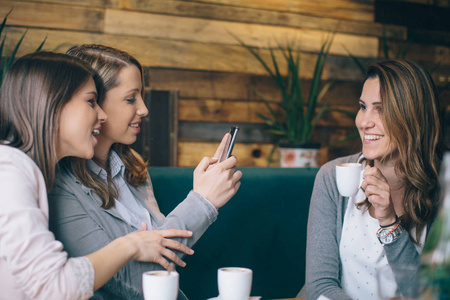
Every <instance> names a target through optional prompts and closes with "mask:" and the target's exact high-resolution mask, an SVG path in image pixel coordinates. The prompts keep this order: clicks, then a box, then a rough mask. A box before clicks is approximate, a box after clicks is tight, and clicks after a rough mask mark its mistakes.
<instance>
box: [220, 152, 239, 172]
mask: <svg viewBox="0 0 450 300" xmlns="http://www.w3.org/2000/svg"><path fill="white" fill-rule="evenodd" d="M237 162H238V160H237V158H236V156H234V155H232V156H231V157H230V158H228V159H226V160H224V161H223V162H221V163H220V165H222V167H223V168H224V169H231V168H234V167H235V166H236V165H237Z"/></svg>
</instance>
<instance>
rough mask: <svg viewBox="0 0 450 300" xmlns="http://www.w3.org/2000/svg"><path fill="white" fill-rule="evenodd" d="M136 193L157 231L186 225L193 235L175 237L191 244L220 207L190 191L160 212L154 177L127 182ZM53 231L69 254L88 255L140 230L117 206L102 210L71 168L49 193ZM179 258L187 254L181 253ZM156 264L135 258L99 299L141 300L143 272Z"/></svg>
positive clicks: (64, 172) (104, 289)
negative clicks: (133, 183) (136, 184)
mask: <svg viewBox="0 0 450 300" xmlns="http://www.w3.org/2000/svg"><path fill="white" fill-rule="evenodd" d="M128 188H129V189H130V191H131V193H132V194H133V196H134V197H135V198H136V199H138V201H139V202H140V203H141V204H142V205H143V206H144V207H145V208H146V210H147V211H148V212H149V214H150V216H151V218H152V225H153V229H154V230H164V229H184V230H190V231H192V233H193V235H192V237H190V238H174V240H177V241H179V242H181V243H183V244H185V245H187V246H188V247H192V246H193V245H194V244H195V243H196V242H197V240H198V239H199V238H200V237H201V236H202V235H203V233H204V232H205V231H206V229H207V228H208V227H209V226H210V225H211V224H212V223H213V222H214V221H215V220H216V218H217V215H218V211H217V210H216V209H215V208H214V206H212V205H211V203H210V202H209V201H208V200H206V199H205V198H203V197H202V196H201V195H199V194H197V193H195V192H192V191H191V192H190V193H189V194H188V196H187V197H186V199H184V200H183V201H182V202H181V203H180V204H179V205H178V206H177V207H175V209H174V210H173V211H172V212H170V213H169V214H168V215H167V217H165V216H164V215H163V214H162V213H161V212H160V210H159V207H158V204H157V202H156V199H155V197H154V194H153V187H152V184H151V181H150V180H149V181H148V182H146V183H145V184H144V185H143V186H140V187H133V186H131V185H128ZM48 200H49V205H50V207H49V208H50V229H51V230H52V231H53V233H54V234H55V236H56V238H57V239H58V240H60V241H61V242H62V243H63V245H64V250H65V251H67V252H68V254H69V256H70V257H76V256H83V255H86V254H90V253H92V252H95V251H97V250H99V249H100V248H102V247H104V246H106V245H107V244H109V243H110V242H111V241H113V240H114V239H116V238H119V237H122V236H124V235H127V234H129V233H131V232H133V231H136V229H135V228H134V227H133V226H131V225H130V224H129V223H128V222H127V221H126V220H125V219H124V218H123V217H122V215H121V214H120V213H119V212H118V210H117V208H116V207H114V206H113V207H111V208H109V209H105V208H102V207H101V206H102V201H101V199H100V198H99V197H98V196H97V195H96V194H95V193H94V192H93V191H92V190H91V189H90V188H88V187H86V186H84V185H82V184H81V182H80V181H79V180H78V179H76V178H75V176H74V175H73V174H72V172H70V171H69V170H67V169H65V168H61V169H60V170H58V173H57V176H56V180H55V185H54V187H53V189H52V190H51V192H50V194H49V196H48ZM177 254H178V255H179V256H180V257H182V256H183V254H182V253H177ZM159 269H162V267H161V266H160V265H158V264H154V263H145V262H138V261H130V262H128V263H127V264H126V265H125V267H123V268H122V269H121V270H120V271H119V272H118V273H117V274H116V275H114V277H113V278H112V279H111V280H109V281H108V282H107V283H106V284H105V285H104V286H103V287H102V288H101V289H100V290H99V291H97V292H95V296H98V297H97V298H96V299H108V300H110V299H111V300H112V299H140V300H141V299H142V297H143V296H142V273H143V272H146V271H150V270H159Z"/></svg>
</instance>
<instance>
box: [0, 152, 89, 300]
mask: <svg viewBox="0 0 450 300" xmlns="http://www.w3.org/2000/svg"><path fill="white" fill-rule="evenodd" d="M1 156H2V157H1V158H0V190H1V191H2V194H1V198H0V249H1V250H0V259H2V260H3V261H5V262H6V265H7V266H8V271H9V272H10V273H11V275H13V276H14V278H15V280H16V282H17V285H16V286H19V287H21V288H22V291H23V292H24V293H25V294H26V295H27V297H29V298H32V299H86V298H89V297H91V296H92V294H93V285H94V268H93V266H92V264H91V263H90V261H89V259H87V258H85V257H81V258H73V259H69V260H68V259H67V253H66V252H63V251H62V244H61V243H60V242H59V241H57V240H55V237H54V235H53V234H52V233H51V232H50V231H49V229H48V206H47V192H46V188H45V182H44V179H43V176H42V174H41V173H40V171H39V169H38V168H37V166H36V165H35V164H34V163H33V162H32V161H31V160H30V161H28V160H27V159H26V158H28V157H26V158H25V157H21V156H20V157H17V156H14V155H12V156H10V157H8V156H3V153H2V155H1ZM28 159H29V158H28ZM3 271H5V270H0V272H3ZM2 293H7V291H2Z"/></svg>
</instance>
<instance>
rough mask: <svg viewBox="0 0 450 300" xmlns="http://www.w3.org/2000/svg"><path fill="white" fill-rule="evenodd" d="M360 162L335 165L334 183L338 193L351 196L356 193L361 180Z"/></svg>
mask: <svg viewBox="0 0 450 300" xmlns="http://www.w3.org/2000/svg"><path fill="white" fill-rule="evenodd" d="M362 174H363V170H362V164H360V163H343V164H338V165H336V184H337V188H338V190H339V194H341V196H344V197H353V196H356V194H357V193H358V191H359V189H360V187H361V183H362V181H363V175H362Z"/></svg>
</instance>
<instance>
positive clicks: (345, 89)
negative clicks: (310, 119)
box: [148, 68, 362, 106]
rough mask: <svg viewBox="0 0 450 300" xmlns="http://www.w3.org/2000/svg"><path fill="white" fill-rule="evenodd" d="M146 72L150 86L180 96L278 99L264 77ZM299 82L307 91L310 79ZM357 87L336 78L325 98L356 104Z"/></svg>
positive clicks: (358, 94) (351, 104) (358, 88)
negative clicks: (173, 92) (177, 92)
mask: <svg viewBox="0 0 450 300" xmlns="http://www.w3.org/2000/svg"><path fill="white" fill-rule="evenodd" d="M148 74H149V77H148V79H149V81H150V82H149V83H148V85H151V87H152V89H156V90H179V91H180V97H181V98H184V99H189V98H191V99H199V98H206V99H221V100H257V99H259V98H258V97H257V96H256V95H255V93H254V91H257V92H258V94H259V95H261V96H263V97H264V99H266V100H269V101H279V100H280V99H281V96H280V92H279V89H278V87H277V85H276V84H275V83H274V82H273V80H271V79H270V78H269V77H268V76H262V75H251V74H237V73H228V72H205V71H191V70H179V69H160V68H149V70H148ZM301 84H302V89H303V92H304V93H307V92H309V88H310V81H308V80H302V82H301ZM230 87H232V88H230ZM361 89H362V82H353V81H337V82H335V83H334V84H333V85H332V86H331V88H330V90H329V91H328V92H327V94H326V98H325V99H327V100H329V101H330V104H331V105H341V106H357V101H358V99H359V96H360V95H361Z"/></svg>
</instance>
